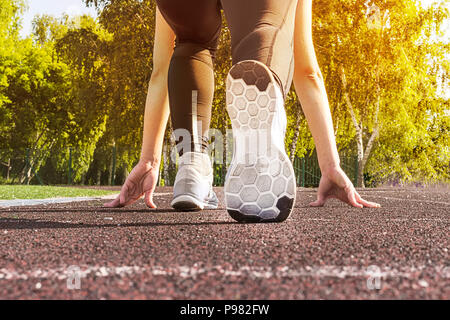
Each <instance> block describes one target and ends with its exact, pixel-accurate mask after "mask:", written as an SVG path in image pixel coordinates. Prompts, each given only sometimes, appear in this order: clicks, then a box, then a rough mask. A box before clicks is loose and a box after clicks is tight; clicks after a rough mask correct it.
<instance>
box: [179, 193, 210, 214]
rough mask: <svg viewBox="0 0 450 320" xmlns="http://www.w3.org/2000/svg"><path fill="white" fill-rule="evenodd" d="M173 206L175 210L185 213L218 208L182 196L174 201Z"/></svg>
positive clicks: (187, 196) (190, 197)
mask: <svg viewBox="0 0 450 320" xmlns="http://www.w3.org/2000/svg"><path fill="white" fill-rule="evenodd" d="M171 206H172V208H174V209H175V210H177V211H183V212H189V211H201V210H210V209H217V207H218V205H217V204H212V203H209V202H202V201H200V200H198V199H196V198H194V197H192V196H189V195H181V196H178V197H177V198H175V199H173V201H172V203H171Z"/></svg>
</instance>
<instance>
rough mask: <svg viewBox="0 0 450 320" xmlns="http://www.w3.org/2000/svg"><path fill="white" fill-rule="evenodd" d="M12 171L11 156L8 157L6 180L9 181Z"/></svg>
mask: <svg viewBox="0 0 450 320" xmlns="http://www.w3.org/2000/svg"><path fill="white" fill-rule="evenodd" d="M10 172H11V158H8V163H7V169H6V181H9V173H10Z"/></svg>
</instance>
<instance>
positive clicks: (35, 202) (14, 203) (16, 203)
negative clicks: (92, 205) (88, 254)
mask: <svg viewBox="0 0 450 320" xmlns="http://www.w3.org/2000/svg"><path fill="white" fill-rule="evenodd" d="M172 194H173V193H155V194H154V196H157V197H158V196H169V195H172ZM117 196H118V194H112V195H107V196H104V197H76V198H50V199H29V200H23V199H16V200H0V208H9V207H27V206H39V205H48V204H57V203H72V202H88V201H96V200H114V199H115V198H116V197H117Z"/></svg>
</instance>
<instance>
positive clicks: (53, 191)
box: [0, 186, 118, 200]
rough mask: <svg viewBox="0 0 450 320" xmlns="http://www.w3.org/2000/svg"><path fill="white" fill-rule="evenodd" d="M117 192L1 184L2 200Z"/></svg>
mask: <svg viewBox="0 0 450 320" xmlns="http://www.w3.org/2000/svg"><path fill="white" fill-rule="evenodd" d="M117 193H118V192H117V191H116V192H115V191H108V190H106V191H105V190H93V189H81V188H66V187H50V186H0V200H15V199H21V200H26V199H50V198H73V197H98V196H106V195H110V194H117Z"/></svg>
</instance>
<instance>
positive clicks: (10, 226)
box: [0, 218, 238, 230]
mask: <svg viewBox="0 0 450 320" xmlns="http://www.w3.org/2000/svg"><path fill="white" fill-rule="evenodd" d="M232 224H238V223H237V222H234V221H209V222H204V221H199V222H167V221H165V222H142V223H120V221H117V222H115V223H109V224H92V223H82V222H74V223H68V222H55V221H43V220H40V219H36V220H33V219H14V218H0V230H24V229H95V228H100V229H102V228H131V227H172V226H196V227H197V226H209V225H232Z"/></svg>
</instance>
